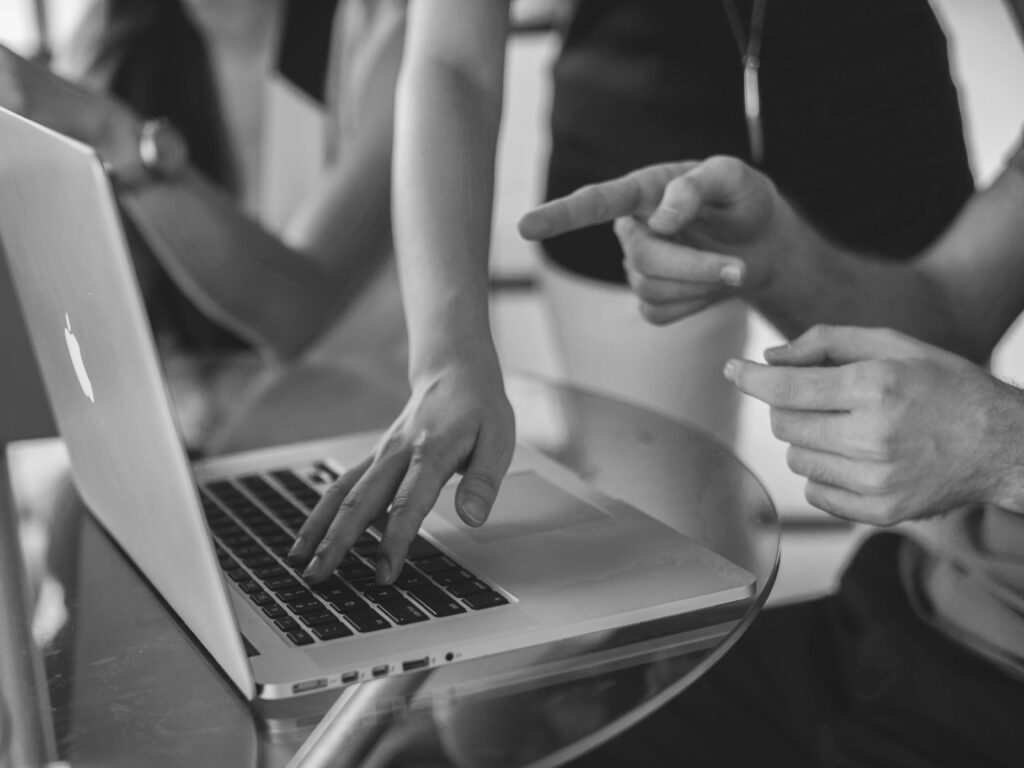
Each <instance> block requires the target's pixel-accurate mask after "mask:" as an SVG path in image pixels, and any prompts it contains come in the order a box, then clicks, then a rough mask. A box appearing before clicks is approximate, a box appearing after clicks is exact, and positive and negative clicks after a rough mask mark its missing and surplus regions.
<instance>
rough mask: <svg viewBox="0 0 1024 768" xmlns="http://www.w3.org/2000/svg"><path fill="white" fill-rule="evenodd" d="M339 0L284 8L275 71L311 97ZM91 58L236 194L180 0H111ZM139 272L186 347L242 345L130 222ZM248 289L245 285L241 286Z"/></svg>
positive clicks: (216, 111)
mask: <svg viewBox="0 0 1024 768" xmlns="http://www.w3.org/2000/svg"><path fill="white" fill-rule="evenodd" d="M337 5H338V0H295V1H294V2H289V3H288V5H287V8H286V10H285V19H284V26H283V28H282V32H281V43H280V49H279V53H278V71H279V73H280V74H281V75H282V76H284V77H287V78H288V79H290V80H291V81H292V82H293V83H294V84H295V85H297V86H298V87H299V88H301V89H302V90H304V91H306V92H307V93H309V94H310V95H311V96H313V97H314V98H316V99H319V100H323V99H324V98H325V91H326V83H327V66H328V60H329V58H330V46H331V33H332V31H333V19H334V13H335V10H336V8H337ZM107 16H108V18H107V24H108V28H109V29H111V30H112V33H111V35H110V36H109V37H108V39H107V40H106V41H105V42H104V43H103V44H101V50H100V51H98V53H97V56H96V61H97V63H99V62H100V61H102V59H103V58H104V57H105V56H114V57H115V60H116V61H117V65H116V67H115V68H114V70H113V74H112V79H111V82H110V91H111V93H113V94H114V95H116V96H118V97H119V98H121V99H122V100H123V101H125V102H126V103H127V104H129V105H130V106H132V107H133V108H134V109H135V110H136V111H137V112H138V113H139V114H140V115H141V116H142V117H143V118H153V117H167V118H168V119H170V121H171V122H172V123H173V124H174V125H175V126H176V127H177V128H178V129H179V130H180V131H181V132H182V134H183V135H184V137H185V140H186V141H187V142H188V146H189V152H190V155H191V159H192V163H193V165H194V166H195V167H196V168H197V169H198V170H200V171H202V172H203V174H204V175H206V176H207V177H208V178H209V179H211V180H212V181H214V182H216V183H217V184H219V185H220V186H221V187H223V188H224V189H226V190H227V191H229V192H234V191H236V186H235V170H234V168H233V167H232V158H231V153H230V152H229V149H228V143H227V134H226V132H225V129H224V124H223V119H222V115H221V113H220V103H219V99H218V96H217V92H216V86H215V83H214V76H213V70H212V68H211V65H210V61H209V56H208V53H207V50H206V45H205V42H204V41H203V39H202V34H201V33H200V31H199V30H198V29H196V27H195V26H194V25H193V23H192V22H191V20H190V19H189V18H188V15H187V13H186V11H185V9H184V7H183V6H182V4H181V0H110V1H109V3H108V10H107ZM126 228H127V229H128V236H129V240H130V242H131V244H132V253H133V257H134V259H135V266H136V272H137V274H138V276H139V282H140V286H141V287H142V289H143V294H144V296H145V298H146V306H147V310H148V312H149V316H150V322H151V323H152V325H153V327H154V330H155V331H157V333H170V334H172V335H173V336H174V338H175V342H176V343H177V344H178V345H180V346H181V347H183V348H185V349H190V350H195V351H213V350H220V349H235V348H241V347H244V346H245V343H244V342H243V341H242V340H240V339H238V338H237V337H236V336H235V335H234V334H232V333H230V332H229V331H227V330H225V329H223V328H221V327H220V326H218V325H217V324H216V323H214V322H213V321H212V320H210V319H209V318H207V317H206V316H205V315H203V314H202V313H200V312H199V310H198V309H196V308H195V306H194V305H193V304H192V302H191V301H190V300H189V299H188V298H187V297H186V296H185V295H184V294H183V293H182V292H181V290H180V289H179V288H178V287H177V285H175V283H174V282H173V281H172V280H171V278H170V276H168V275H167V273H166V272H165V271H164V270H163V268H162V267H161V266H160V264H159V263H158V262H157V260H156V259H155V258H154V257H153V256H152V254H151V253H149V251H148V248H147V247H146V245H145V243H144V242H143V241H142V239H141V237H140V236H138V235H137V233H135V232H134V231H132V228H131V226H130V222H129V221H127V220H126ZM239 290H245V286H239Z"/></svg>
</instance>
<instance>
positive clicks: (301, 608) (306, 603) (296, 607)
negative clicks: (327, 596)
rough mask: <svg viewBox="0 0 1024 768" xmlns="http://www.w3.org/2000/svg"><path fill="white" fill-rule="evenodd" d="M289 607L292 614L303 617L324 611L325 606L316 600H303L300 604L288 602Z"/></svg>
mask: <svg viewBox="0 0 1024 768" xmlns="http://www.w3.org/2000/svg"><path fill="white" fill-rule="evenodd" d="M288 607H289V608H291V609H292V613H298V614H302V615H305V614H308V613H316V612H317V611H322V610H324V604H323V603H321V602H320V601H319V600H316V599H311V600H302V601H300V602H294V603H293V602H291V601H288Z"/></svg>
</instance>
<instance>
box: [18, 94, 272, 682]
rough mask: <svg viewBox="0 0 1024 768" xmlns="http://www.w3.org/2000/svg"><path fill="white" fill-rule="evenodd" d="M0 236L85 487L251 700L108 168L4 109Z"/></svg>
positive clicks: (99, 512)
mask: <svg viewBox="0 0 1024 768" xmlns="http://www.w3.org/2000/svg"><path fill="white" fill-rule="evenodd" d="M0 239H2V242H3V246H4V250H5V251H6V254H7V259H8V262H9V266H10V270H11V276H12V278H13V281H14V285H15V289H16V291H17V293H18V298H19V301H20V304H21V308H22V313H23V316H24V318H25V323H26V326H27V327H28V329H29V335H30V338H31V341H32V345H33V347H34V349H35V354H36V358H37V360H38V362H39V367H40V369H41V371H42V374H43V381H44V383H45V385H46V389H47V393H48V395H49V398H50V403H51V405H52V406H53V411H54V415H55V417H56V420H57V426H58V428H59V430H60V433H61V435H62V437H63V438H64V440H65V442H66V443H67V446H68V452H69V454H70V456H71V463H72V474H73V476H74V479H75V483H76V485H77V486H78V489H79V492H80V493H81V495H82V497H83V499H84V500H85V502H86V503H87V504H88V505H89V507H90V508H91V510H92V512H93V514H94V515H95V516H96V517H97V518H98V519H99V520H100V521H101V522H102V523H103V524H104V526H105V527H106V528H107V530H108V531H109V532H110V533H111V535H112V536H113V537H114V538H115V539H116V540H117V541H118V543H119V544H120V545H121V546H122V548H123V549H124V550H125V551H126V552H127V553H128V554H129V556H130V557H131V558H132V560H134V561H135V563H136V565H137V566H138V567H139V568H140V569H141V570H142V571H143V573H145V575H146V576H147V577H148V578H149V580H150V581H151V582H152V583H153V585H154V586H155V587H156V588H157V590H158V591H159V592H160V593H161V594H162V595H163V596H164V598H165V599H166V600H167V601H168V602H169V603H170V604H171V606H172V607H173V608H174V609H175V611H176V612H177V613H178V615H179V616H180V617H181V618H182V620H183V621H184V622H185V623H186V624H187V625H188V627H189V628H190V629H191V630H192V632H193V633H194V634H195V635H196V636H197V638H198V639H199V640H200V641H201V642H202V643H203V645H204V646H205V647H206V648H207V650H209V651H210V653H211V654H213V656H214V657H215V658H216V659H217V661H218V662H219V663H220V664H221V666H223V667H224V669H225V671H226V672H227V674H228V676H229V677H231V679H232V680H233V681H234V682H235V683H236V684H237V685H238V686H239V688H240V689H241V690H242V692H243V693H244V694H246V695H247V696H248V697H249V698H252V695H253V683H252V677H251V672H250V670H249V666H248V663H247V661H246V655H245V651H244V649H243V647H242V642H241V638H240V635H239V633H238V629H237V625H236V623H235V619H234V615H233V613H232V611H231V608H230V604H229V602H228V596H227V592H226V590H225V587H224V584H223V582H222V580H221V576H220V573H219V570H218V567H217V563H216V559H215V557H214V553H213V549H212V545H211V542H210V539H209V535H208V533H207V530H206V525H205V522H204V521H203V519H202V515H201V513H200V511H199V503H198V498H197V496H196V490H195V483H194V480H193V477H192V474H191V467H190V466H189V464H188V462H187V460H186V456H185V453H184V449H183V447H182V444H181V439H180V436H179V433H178V430H177V425H176V423H175V421H174V416H173V414H172V410H171V407H170V401H169V398H168V394H167V390H166V385H165V383H164V379H163V377H162V374H161V370H160V366H159V361H158V359H157V355H156V349H155V345H154V342H153V337H152V333H151V331H150V328H149V323H148V320H147V317H146V313H145V309H144V307H143V304H142V299H141V295H140V292H139V289H138V285H137V283H136V280H135V275H134V272H133V270H132V265H131V259H130V255H129V252H128V247H127V244H126V241H125V237H124V232H123V230H122V228H121V224H120V220H119V218H118V213H117V208H116V206H115V204H114V200H113V194H112V191H111V189H110V185H109V182H108V180H107V178H106V175H105V173H104V171H103V168H102V165H101V163H100V162H99V160H98V159H97V158H96V156H95V154H94V153H93V151H92V150H91V149H90V148H88V147H86V146H84V145H81V144H78V143H77V142H74V141H71V140H69V139H66V138H65V137H62V136H60V135H58V134H56V133H54V132H51V131H49V130H47V129H44V128H42V127H40V126H38V125H36V124H34V123H31V122H29V121H27V120H24V119H22V118H20V117H17V116H15V115H13V114H12V113H10V112H7V111H4V110H0Z"/></svg>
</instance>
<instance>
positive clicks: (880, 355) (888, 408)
mask: <svg viewBox="0 0 1024 768" xmlns="http://www.w3.org/2000/svg"><path fill="white" fill-rule="evenodd" d="M765 359H766V360H767V361H768V363H769V365H759V364H757V363H752V362H748V361H739V360H732V361H730V362H729V363H728V364H727V365H726V370H725V375H726V377H727V378H729V379H730V380H732V381H733V382H734V383H735V384H736V386H738V387H739V388H740V389H741V390H742V391H743V392H745V393H747V394H748V395H752V396H753V397H756V398H758V399H759V400H763V401H764V402H766V403H768V405H770V406H771V423H772V431H773V432H774V433H775V436H776V437H778V438H779V439H780V440H782V441H784V442H786V443H789V444H790V446H789V450H788V452H787V462H788V464H789V466H790V469H792V470H793V471H794V472H796V473H797V474H798V475H801V476H803V477H806V478H807V485H806V489H805V494H806V497H807V500H808V501H809V502H810V503H811V504H812V505H814V506H815V507H818V508H820V509H823V510H824V511H826V512H829V513H831V514H833V515H836V516H837V517H842V518H847V519H850V520H854V521H857V522H863V523H870V524H872V525H883V526H887V525H893V524H895V523H898V522H901V521H903V520H909V519H913V518H919V517H925V516H928V515H934V514H938V513H940V512H944V511H947V510H950V509H954V508H956V507H958V506H962V505H964V504H969V503H980V502H987V503H994V504H998V505H1001V506H1010V507H1016V506H1017V505H1018V503H1017V500H1016V495H1015V494H1016V491H1015V490H1014V485H1015V482H1011V481H1016V480H1017V479H1018V477H1017V476H1018V475H1020V474H1021V470H1020V469H1019V468H1018V467H1020V466H1021V455H1020V454H1021V453H1022V448H1021V441H1020V434H1021V433H1020V428H1021V425H1022V423H1024V417H1022V414H1024V397H1022V393H1021V392H1020V391H1019V390H1017V389H1015V388H1014V387H1011V386H1009V385H1008V384H1005V383H1003V382H1001V381H999V380H998V379H996V378H994V377H993V376H991V375H990V374H989V373H988V372H986V371H985V370H983V369H982V368H979V367H978V366H976V365H974V364H973V363H970V362H968V361H966V360H964V359H963V358H960V357H957V356H956V355H953V354H951V353H949V352H945V351H943V350H940V349H938V348H936V347H932V346H929V345H927V344H924V343H922V342H919V341H917V340H915V339H912V338H910V337H908V336H904V335H902V334H899V333H896V332H895V331H890V330H881V329H864V328H843V327H830V326H816V327H814V328H812V329H811V330H810V331H808V332H807V333H805V334H804V335H803V336H801V337H800V338H798V339H796V340H795V341H793V342H791V343H790V344H788V345H785V346H782V347H776V348H774V349H769V350H767V351H766V352H765Z"/></svg>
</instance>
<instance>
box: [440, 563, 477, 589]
mask: <svg viewBox="0 0 1024 768" xmlns="http://www.w3.org/2000/svg"><path fill="white" fill-rule="evenodd" d="M475 578H476V576H474V575H473V574H472V573H470V572H469V571H467V570H466V569H465V568H456V569H455V570H453V571H442V572H441V573H438V574H435V575H434V581H436V582H437V583H438V584H440V585H441V586H442V587H447V586H449V585H451V584H458V583H459V582H460V581H472V580H473V579H475Z"/></svg>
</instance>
